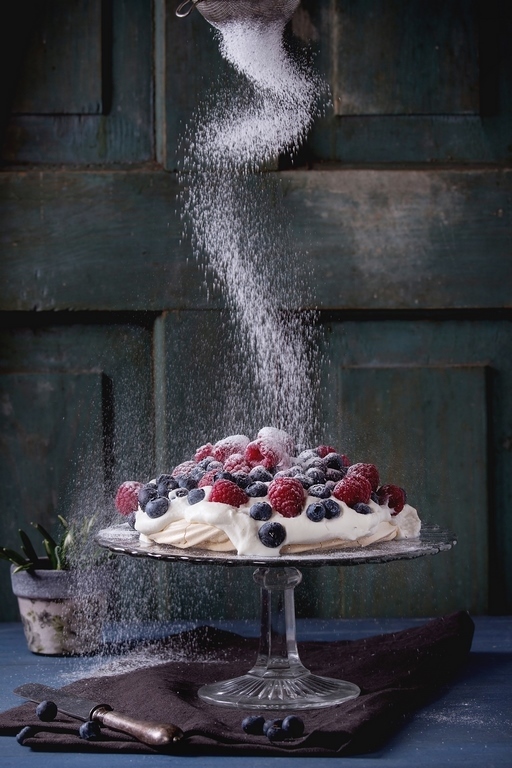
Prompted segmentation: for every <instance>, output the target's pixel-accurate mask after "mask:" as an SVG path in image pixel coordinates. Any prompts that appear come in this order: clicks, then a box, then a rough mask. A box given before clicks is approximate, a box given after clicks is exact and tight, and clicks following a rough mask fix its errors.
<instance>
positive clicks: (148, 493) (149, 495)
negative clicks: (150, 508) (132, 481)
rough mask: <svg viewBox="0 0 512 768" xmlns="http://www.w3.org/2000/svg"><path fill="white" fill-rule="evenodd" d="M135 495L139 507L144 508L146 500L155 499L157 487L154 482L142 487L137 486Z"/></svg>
mask: <svg viewBox="0 0 512 768" xmlns="http://www.w3.org/2000/svg"><path fill="white" fill-rule="evenodd" d="M137 496H138V499H139V504H140V506H141V509H145V508H146V504H147V503H148V501H151V499H156V497H157V496H158V488H157V486H156V485H155V483H147V484H146V485H143V486H142V488H139V492H138V494H137Z"/></svg>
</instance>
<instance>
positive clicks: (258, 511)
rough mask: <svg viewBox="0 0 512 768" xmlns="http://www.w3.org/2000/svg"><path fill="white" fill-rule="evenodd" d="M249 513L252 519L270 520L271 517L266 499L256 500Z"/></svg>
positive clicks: (270, 508)
mask: <svg viewBox="0 0 512 768" xmlns="http://www.w3.org/2000/svg"><path fill="white" fill-rule="evenodd" d="M249 514H250V516H251V517H252V519H253V520H270V518H271V517H272V507H271V506H270V504H267V502H266V501H258V502H256V504H253V505H252V507H251V508H250V510H249Z"/></svg>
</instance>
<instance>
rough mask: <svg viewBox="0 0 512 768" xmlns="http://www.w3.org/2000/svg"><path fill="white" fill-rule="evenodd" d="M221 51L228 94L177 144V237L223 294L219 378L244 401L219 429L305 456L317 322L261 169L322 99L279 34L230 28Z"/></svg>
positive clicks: (279, 205)
mask: <svg viewBox="0 0 512 768" xmlns="http://www.w3.org/2000/svg"><path fill="white" fill-rule="evenodd" d="M220 49H221V52H222V54H223V56H224V57H225V58H226V59H227V60H228V61H229V62H230V63H231V64H232V65H233V67H234V69H235V71H236V72H237V73H238V75H239V80H238V87H236V88H229V89H224V90H219V91H217V93H216V99H215V101H214V102H213V100H212V97H211V98H210V99H209V100H207V101H206V103H205V104H203V105H202V107H200V108H199V110H198V112H197V114H196V117H195V120H194V121H193V124H192V126H191V127H190V128H189V130H188V131H187V132H186V134H185V137H184V144H185V156H184V160H183V163H182V168H181V173H180V179H181V182H182V187H183V194H182V209H183V218H184V223H185V231H186V233H187V234H188V235H189V236H190V239H191V243H192V248H193V252H194V254H195V256H196V258H197V259H198V261H200V262H201V263H202V264H203V266H204V267H205V268H206V269H207V270H208V271H212V272H213V273H214V275H215V281H214V288H216V287H217V286H219V287H221V288H222V290H223V293H224V297H225V301H226V304H227V307H228V309H229V310H230V318H231V322H232V325H233V328H234V330H233V336H232V343H233V344H237V345H238V348H239V353H238V366H237V370H236V371H232V372H225V377H226V378H232V377H233V374H236V376H237V378H238V393H234V397H235V399H236V398H237V397H238V398H239V399H240V398H242V399H243V398H246V399H247V395H248V393H249V392H250V397H251V407H250V409H246V410H245V414H244V417H245V419H246V421H245V422H244V423H236V424H235V423H233V419H231V420H230V414H229V413H225V418H226V422H227V423H226V428H227V426H228V424H229V427H230V428H233V429H235V428H237V427H238V428H239V429H240V430H242V431H249V432H250V431H252V430H254V428H255V427H256V426H257V425H261V424H262V423H269V424H274V425H275V426H277V427H280V428H282V429H286V430H288V431H289V432H290V433H291V434H292V435H294V437H295V438H296V440H297V442H298V443H299V444H303V445H305V444H306V443H308V441H310V440H312V439H313V438H314V435H315V434H316V433H318V426H319V425H318V423H317V413H318V409H317V408H316V402H315V400H316V396H317V390H318V377H319V369H320V356H319V351H318V350H319V338H318V329H317V326H316V316H315V312H314V311H313V310H311V309H309V310H306V311H305V310H302V311H299V310H300V309H301V308H302V307H304V306H306V307H311V305H312V303H313V302H312V301H311V299H310V298H308V291H307V289H308V286H309V285H310V284H311V282H312V278H311V275H309V274H307V272H306V273H305V272H304V270H303V269H302V270H301V269H300V268H299V254H297V253H296V252H295V251H294V249H293V247H292V245H291V242H290V232H289V227H288V213H287V211H286V210H285V207H284V204H283V200H282V189H281V183H280V179H278V178H276V174H272V173H270V172H268V171H265V168H266V167H268V166H269V164H270V163H272V162H273V161H275V159H276V157H277V156H278V155H279V153H281V152H284V151H288V152H292V153H293V152H295V151H296V150H297V149H298V147H299V145H300V143H301V141H302V140H303V139H304V138H305V136H306V134H307V132H308V130H309V129H310V127H311V124H312V122H313V120H314V119H315V117H316V116H317V115H318V113H319V103H320V102H319V94H322V93H324V92H325V89H324V87H323V84H322V83H321V82H320V80H319V78H318V77H316V76H315V75H313V73H312V72H311V71H310V69H309V68H308V66H307V65H306V63H305V62H304V61H303V60H296V59H293V58H292V57H291V55H290V54H289V53H288V51H287V50H286V48H285V45H284V42H283V24H281V23H270V24H262V23H258V22H255V21H251V22H247V21H246V22H243V23H240V22H233V21H231V22H229V23H227V24H224V25H223V26H222V27H221V30H220ZM220 373H221V372H219V375H220ZM231 386H232V385H231ZM233 408H234V409H235V410H236V405H235V404H234V403H233Z"/></svg>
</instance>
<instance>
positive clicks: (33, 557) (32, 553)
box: [18, 528, 39, 568]
mask: <svg viewBox="0 0 512 768" xmlns="http://www.w3.org/2000/svg"><path fill="white" fill-rule="evenodd" d="M18 533H19V534H20V539H21V548H22V550H23V552H24V553H25V555H26V556H27V558H28V560H30V562H32V563H33V564H34V567H35V568H37V566H38V565H39V555H38V554H37V552H36V550H35V549H34V546H33V544H32V542H31V541H30V539H29V537H28V536H27V534H26V533H25V531H22V530H21V528H20V529H19V531H18Z"/></svg>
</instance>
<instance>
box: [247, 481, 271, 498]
mask: <svg viewBox="0 0 512 768" xmlns="http://www.w3.org/2000/svg"><path fill="white" fill-rule="evenodd" d="M245 492H246V494H247V495H248V496H251V498H257V497H258V496H266V495H267V486H266V485H265V483H251V484H250V485H248V486H247V488H246V489H245Z"/></svg>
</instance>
